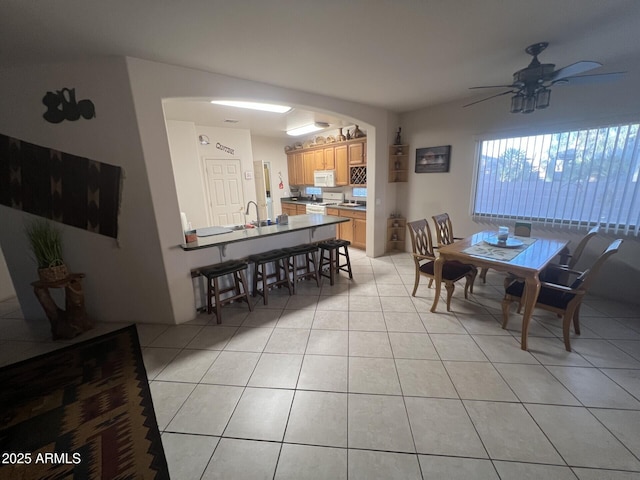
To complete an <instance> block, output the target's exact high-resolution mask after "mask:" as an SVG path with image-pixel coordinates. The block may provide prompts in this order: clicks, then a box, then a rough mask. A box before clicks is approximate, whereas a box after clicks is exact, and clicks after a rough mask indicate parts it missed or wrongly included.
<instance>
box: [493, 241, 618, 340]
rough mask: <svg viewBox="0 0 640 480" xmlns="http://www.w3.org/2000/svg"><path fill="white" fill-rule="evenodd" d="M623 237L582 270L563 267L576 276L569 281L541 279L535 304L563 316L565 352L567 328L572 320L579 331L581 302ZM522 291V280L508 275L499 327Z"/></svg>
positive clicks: (574, 328) (504, 321)
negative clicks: (511, 279)
mask: <svg viewBox="0 0 640 480" xmlns="http://www.w3.org/2000/svg"><path fill="white" fill-rule="evenodd" d="M621 244H622V240H621V239H618V240H614V241H613V242H612V243H611V245H609V246H608V247H607V249H606V250H605V251H604V252H602V254H601V255H600V256H599V257H598V259H597V260H596V261H595V262H594V263H593V265H591V268H589V269H588V270H585V271H584V272H579V271H577V270H571V269H569V268H566V267H560V266H559V267H557V268H562V269H563V270H565V271H566V273H567V274H570V275H575V276H576V279H575V280H574V282H573V283H572V284H571V285H569V286H565V285H561V284H557V283H551V282H542V286H541V288H540V293H539V294H538V300H537V301H536V305H535V308H541V309H543V310H547V311H550V312H553V313H555V314H557V315H558V316H559V317H561V318H562V334H563V337H564V346H565V348H566V349H567V351H568V352H570V351H571V342H570V330H571V322H572V321H573V330H574V331H575V333H576V334H577V335H580V305H581V304H582V300H583V299H584V296H585V294H586V293H587V291H588V289H589V286H590V285H591V283H592V282H593V279H594V278H595V277H596V275H597V274H598V271H599V270H600V268H601V267H602V264H603V263H604V262H605V261H606V260H607V259H608V258H609V257H610V256H611V255H613V254H614V253H616V252H617V251H618V250H619V249H620V245H621ZM523 295H524V282H522V281H519V280H513V281H511V282H509V279H507V281H505V295H504V299H503V300H502V328H507V323H508V322H509V310H510V307H511V303H512V302H521V300H522V297H523Z"/></svg>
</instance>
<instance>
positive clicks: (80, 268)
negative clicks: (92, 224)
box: [0, 58, 180, 323]
mask: <svg viewBox="0 0 640 480" xmlns="http://www.w3.org/2000/svg"><path fill="white" fill-rule="evenodd" d="M63 87H69V88H75V89H76V98H77V99H78V100H79V99H85V98H88V99H90V100H92V101H93V103H94V105H95V108H96V117H95V118H93V119H90V120H85V119H79V120H77V121H74V122H69V121H64V122H62V123H59V124H51V123H48V122H46V121H45V120H44V119H43V118H42V114H43V113H44V112H45V110H46V109H45V106H44V105H43V104H42V98H43V96H44V95H45V93H46V92H47V91H49V90H59V89H61V88H63ZM0 89H1V90H2V91H3V92H5V94H4V95H0V111H1V112H5V113H6V112H11V113H10V114H5V115H0V132H1V133H3V134H5V135H9V136H12V137H16V138H20V139H23V140H25V141H27V142H31V143H35V144H37V145H42V146H46V147H50V148H54V149H57V150H61V151H64V152H69V153H72V154H74V155H79V156H83V157H88V158H91V159H93V160H97V161H100V162H105V163H109V164H112V165H117V166H121V167H122V168H123V173H124V178H123V181H122V203H121V206H120V215H119V217H118V224H119V235H118V240H114V239H112V238H108V237H105V236H102V235H98V234H95V233H91V232H88V231H86V230H81V229H78V228H74V227H70V226H66V225H60V226H61V229H62V232H63V234H62V236H63V242H64V247H63V253H64V257H65V261H66V263H67V264H68V266H69V268H70V269H71V270H72V271H74V272H84V273H85V274H86V278H85V279H84V282H83V285H84V290H85V296H86V307H87V312H88V313H89V315H90V316H91V317H93V318H94V319H96V320H104V321H118V322H127V321H133V322H145V321H147V322H167V323H171V322H173V319H174V317H173V315H172V312H171V302H170V297H169V293H168V292H169V286H168V284H167V276H166V275H165V271H164V270H165V265H164V264H163V261H162V254H161V252H160V240H159V238H158V230H157V228H156V222H155V218H154V211H155V210H156V208H157V207H156V206H155V205H154V204H153V203H152V201H151V196H150V189H149V178H148V176H147V173H148V172H147V169H146V166H145V163H144V161H143V157H144V155H146V152H143V150H142V146H141V144H140V137H139V134H138V126H137V123H136V120H137V119H136V116H135V112H134V109H133V104H132V97H131V89H130V86H129V79H128V75H127V70H126V63H125V61H124V59H123V58H101V59H95V60H93V61H87V62H78V63H69V64H56V65H38V66H30V67H23V68H12V69H3V70H2V73H1V74H0ZM163 130H164V125H163ZM163 138H166V134H164V133H162V134H161V135H159V139H160V140H162V139H163ZM155 141H158V139H157V138H155V139H154V142H155ZM164 143H165V146H166V140H165V142H164ZM170 181H171V182H172V183H173V178H170ZM174 198H175V197H174ZM33 218H34V217H33V216H32V215H29V214H25V213H23V212H22V211H19V210H15V209H12V208H8V207H5V206H0V225H2V227H1V228H0V247H1V248H2V251H3V252H4V256H5V260H6V262H7V266H8V270H9V273H10V275H11V279H12V281H13V285H14V287H15V290H16V293H17V296H18V300H19V302H20V306H21V307H22V310H23V312H24V314H25V317H26V318H27V319H45V318H46V317H45V315H44V312H43V310H42V307H41V306H40V305H39V304H38V302H37V300H36V298H35V296H34V294H33V290H32V287H31V285H30V283H31V282H32V281H34V280H36V279H37V272H36V265H35V264H34V263H33V261H32V260H31V258H30V254H29V252H28V250H27V246H26V242H25V238H24V233H23V229H24V224H25V222H28V221H30V220H31V219H33ZM178 222H179V217H178ZM177 233H178V234H179V233H180V229H179V228H178V232H177Z"/></svg>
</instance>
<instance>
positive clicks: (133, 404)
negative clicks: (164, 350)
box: [0, 325, 169, 480]
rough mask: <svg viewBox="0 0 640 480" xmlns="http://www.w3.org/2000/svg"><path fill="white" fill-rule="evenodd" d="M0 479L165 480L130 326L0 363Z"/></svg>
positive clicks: (137, 347)
mask: <svg viewBox="0 0 640 480" xmlns="http://www.w3.org/2000/svg"><path fill="white" fill-rule="evenodd" d="M0 389H1V390H0V455H1V456H2V457H1V458H0V479H12V480H13V479H21V480H26V479H51V480H53V479H78V480H80V479H82V480H86V479H155V480H162V479H168V478H169V473H168V468H167V461H166V458H165V455H164V450H163V448H162V442H161V440H160V432H159V430H158V424H157V423H156V416H155V412H154V410H153V403H152V401H151V394H150V392H149V384H148V382H147V373H146V371H145V368H144V364H143V362H142V354H141V351H140V344H139V342H138V333H137V330H136V327H135V325H132V326H130V327H126V328H123V329H120V330H117V331H115V332H112V333H109V334H106V335H102V336H100V337H97V338H94V339H90V340H86V341H84V342H82V343H78V344H75V345H71V346H69V347H65V348H63V349H60V350H56V351H53V352H50V353H47V354H44V355H40V356H38V357H34V358H31V359H28V360H25V361H22V362H19V363H16V364H13V365H8V366H6V367H3V368H0Z"/></svg>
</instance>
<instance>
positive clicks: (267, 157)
mask: <svg viewBox="0 0 640 480" xmlns="http://www.w3.org/2000/svg"><path fill="white" fill-rule="evenodd" d="M284 146H285V142H284V141H283V140H282V139H279V138H272V137H263V136H259V135H252V136H251V147H252V149H253V158H254V159H255V160H262V161H263V162H269V163H270V164H271V200H272V201H273V215H274V216H277V215H280V214H282V207H281V205H280V200H281V199H282V197H284V196H285V193H286V192H288V191H289V173H288V171H287V154H286V153H285V152H284ZM281 178H282V183H283V188H282V190H281V189H279V188H278V184H279V183H280V179H281Z"/></svg>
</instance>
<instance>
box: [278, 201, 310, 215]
mask: <svg viewBox="0 0 640 480" xmlns="http://www.w3.org/2000/svg"><path fill="white" fill-rule="evenodd" d="M281 205H282V213H286V214H287V215H304V214H305V213H307V205H306V204H304V203H284V202H283V203H282V204H281Z"/></svg>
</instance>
